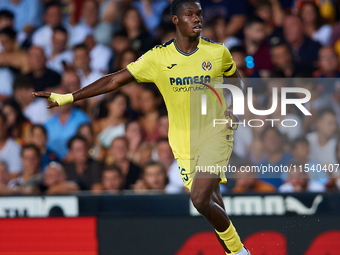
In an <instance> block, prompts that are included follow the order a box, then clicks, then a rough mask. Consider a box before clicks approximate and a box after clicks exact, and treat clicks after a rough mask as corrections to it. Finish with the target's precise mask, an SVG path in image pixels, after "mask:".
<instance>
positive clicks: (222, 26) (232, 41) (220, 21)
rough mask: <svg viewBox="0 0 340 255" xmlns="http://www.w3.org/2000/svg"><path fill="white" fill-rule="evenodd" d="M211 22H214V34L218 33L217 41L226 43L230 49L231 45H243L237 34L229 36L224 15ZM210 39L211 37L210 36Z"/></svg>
mask: <svg viewBox="0 0 340 255" xmlns="http://www.w3.org/2000/svg"><path fill="white" fill-rule="evenodd" d="M211 22H213V29H214V34H215V35H216V41H217V42H219V43H224V45H225V46H226V47H227V48H228V49H230V48H231V47H234V46H238V45H241V40H240V39H238V38H237V37H235V36H227V34H226V27H227V26H228V24H227V23H226V21H225V19H224V18H223V17H220V16H217V17H215V18H214V19H213V20H212V21H211ZM209 39H210V38H209Z"/></svg>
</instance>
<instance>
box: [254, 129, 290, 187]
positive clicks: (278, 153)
mask: <svg viewBox="0 0 340 255" xmlns="http://www.w3.org/2000/svg"><path fill="white" fill-rule="evenodd" d="M261 140H262V142H263V146H264V150H265V152H266V154H267V157H266V159H264V160H263V161H262V162H261V165H262V166H266V167H268V168H269V165H270V166H272V167H273V168H274V167H279V168H280V167H281V166H287V165H288V164H289V163H290V162H291V161H292V159H293V155H291V154H290V153H287V152H284V150H283V149H284V146H283V137H282V134H281V133H280V131H279V130H278V129H277V128H276V127H271V126H269V127H267V128H266V129H264V130H263V131H262V134H261ZM282 177H283V176H282V172H281V171H278V172H274V171H272V172H269V171H268V172H265V173H263V174H261V175H260V179H261V180H263V181H266V182H268V183H270V184H273V185H274V186H275V187H276V188H278V187H279V186H280V185H281V184H282V180H281V178H282Z"/></svg>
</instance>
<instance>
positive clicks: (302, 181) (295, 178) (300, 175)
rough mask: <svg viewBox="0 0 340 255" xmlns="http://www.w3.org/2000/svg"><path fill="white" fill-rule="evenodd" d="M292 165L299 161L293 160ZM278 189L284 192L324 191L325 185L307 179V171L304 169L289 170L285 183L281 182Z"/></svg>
mask: <svg viewBox="0 0 340 255" xmlns="http://www.w3.org/2000/svg"><path fill="white" fill-rule="evenodd" d="M292 164H293V165H296V166H299V165H301V162H299V161H294V162H292ZM278 191H279V192H281V193H284V192H323V191H325V186H324V185H322V184H321V183H319V182H318V181H316V180H313V179H309V178H308V173H307V172H305V171H300V170H297V171H290V172H289V173H288V180H287V182H286V183H284V184H282V185H281V186H280V187H279V188H278Z"/></svg>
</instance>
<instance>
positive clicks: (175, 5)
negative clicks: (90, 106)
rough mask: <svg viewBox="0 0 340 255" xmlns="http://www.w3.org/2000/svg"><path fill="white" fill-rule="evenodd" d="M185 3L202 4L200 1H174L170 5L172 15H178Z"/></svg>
mask: <svg viewBox="0 0 340 255" xmlns="http://www.w3.org/2000/svg"><path fill="white" fill-rule="evenodd" d="M185 3H201V2H200V0H174V1H172V3H171V5H170V14H171V15H177V14H178V9H179V8H180V7H181V6H182V5H183V4H185Z"/></svg>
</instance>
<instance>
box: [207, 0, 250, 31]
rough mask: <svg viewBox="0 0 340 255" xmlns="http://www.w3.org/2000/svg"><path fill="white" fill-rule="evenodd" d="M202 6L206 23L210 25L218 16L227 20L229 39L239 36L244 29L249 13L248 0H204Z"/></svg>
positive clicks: (226, 29)
mask: <svg viewBox="0 0 340 255" xmlns="http://www.w3.org/2000/svg"><path fill="white" fill-rule="evenodd" d="M201 6H202V9H203V10H204V12H203V15H204V21H205V22H206V23H209V22H210V21H211V20H212V19H213V18H214V17H216V16H222V17H224V18H225V20H226V22H227V24H228V25H227V26H226V28H225V31H226V36H227V37H228V36H234V35H237V34H238V32H240V31H241V29H242V28H243V27H244V24H245V22H246V14H247V11H248V10H247V9H248V3H247V1H246V0H239V1H226V0H212V1H207V0H203V1H201Z"/></svg>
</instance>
